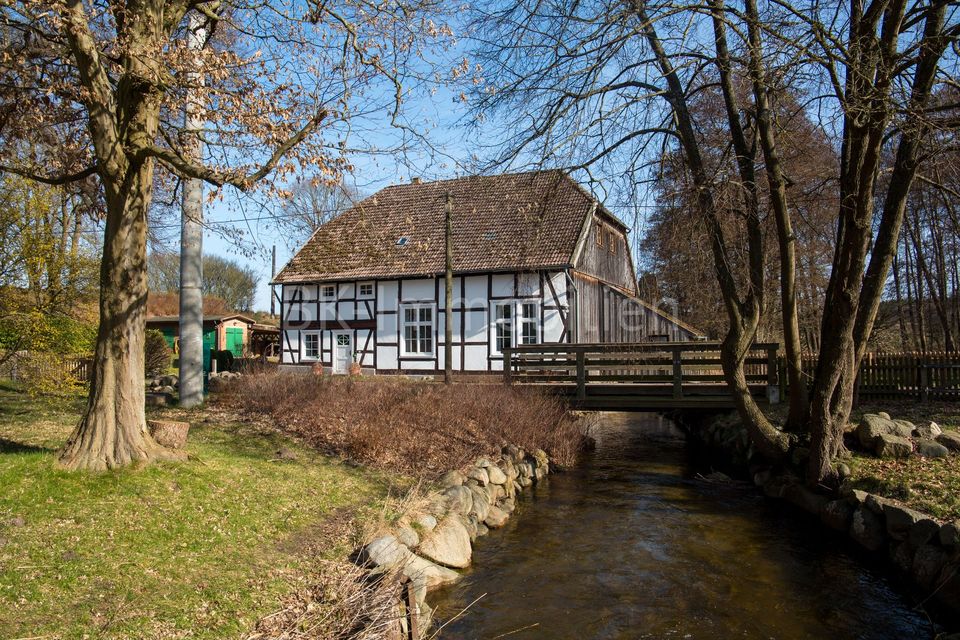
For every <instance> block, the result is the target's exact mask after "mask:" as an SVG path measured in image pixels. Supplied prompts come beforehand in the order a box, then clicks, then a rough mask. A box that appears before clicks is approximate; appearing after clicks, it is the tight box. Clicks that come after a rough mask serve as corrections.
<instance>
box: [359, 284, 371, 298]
mask: <svg viewBox="0 0 960 640" xmlns="http://www.w3.org/2000/svg"><path fill="white" fill-rule="evenodd" d="M357 287H358V288H357V295H358V297H360V298H372V297H373V283H372V282H361V283H360V284H359V285H357Z"/></svg>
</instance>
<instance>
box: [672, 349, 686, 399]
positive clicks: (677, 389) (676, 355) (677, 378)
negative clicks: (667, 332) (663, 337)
mask: <svg viewBox="0 0 960 640" xmlns="http://www.w3.org/2000/svg"><path fill="white" fill-rule="evenodd" d="M671 351H672V352H673V397H674V398H676V399H678V400H679V399H680V398H682V397H683V366H682V363H681V360H680V347H674V348H673V349H671Z"/></svg>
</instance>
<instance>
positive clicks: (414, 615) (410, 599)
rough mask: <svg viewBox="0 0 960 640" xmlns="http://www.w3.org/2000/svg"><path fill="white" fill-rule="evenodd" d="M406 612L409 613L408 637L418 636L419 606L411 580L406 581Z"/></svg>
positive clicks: (415, 637)
mask: <svg viewBox="0 0 960 640" xmlns="http://www.w3.org/2000/svg"><path fill="white" fill-rule="evenodd" d="M407 612H408V613H409V615H410V637H411V638H414V639H417V638H419V637H420V606H419V605H418V604H417V593H416V590H415V589H414V588H413V580H409V581H407Z"/></svg>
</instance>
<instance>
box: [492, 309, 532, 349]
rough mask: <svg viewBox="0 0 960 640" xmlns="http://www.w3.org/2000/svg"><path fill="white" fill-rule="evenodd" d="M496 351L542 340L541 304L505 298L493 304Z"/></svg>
mask: <svg viewBox="0 0 960 640" xmlns="http://www.w3.org/2000/svg"><path fill="white" fill-rule="evenodd" d="M493 323H494V336H493V339H494V345H493V346H494V351H495V352H496V353H503V350H504V349H506V348H507V347H515V346H517V345H521V344H537V343H539V342H540V331H541V325H540V304H539V303H538V302H531V301H524V300H505V301H503V302H495V303H494V304H493Z"/></svg>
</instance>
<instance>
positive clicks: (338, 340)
mask: <svg viewBox="0 0 960 640" xmlns="http://www.w3.org/2000/svg"><path fill="white" fill-rule="evenodd" d="M352 361H353V335H352V334H349V333H335V334H333V372H334V373H343V374H346V373H350V363H351V362H352Z"/></svg>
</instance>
